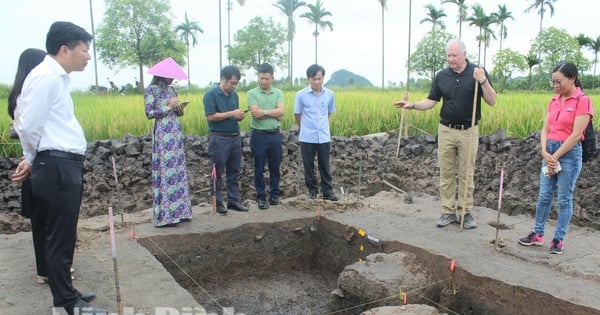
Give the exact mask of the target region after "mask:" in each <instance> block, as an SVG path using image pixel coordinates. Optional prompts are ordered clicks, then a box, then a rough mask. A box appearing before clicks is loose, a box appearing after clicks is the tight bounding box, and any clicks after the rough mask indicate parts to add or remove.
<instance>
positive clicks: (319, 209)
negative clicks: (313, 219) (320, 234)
mask: <svg viewBox="0 0 600 315" xmlns="http://www.w3.org/2000/svg"><path fill="white" fill-rule="evenodd" d="M317 220H318V221H321V205H317Z"/></svg>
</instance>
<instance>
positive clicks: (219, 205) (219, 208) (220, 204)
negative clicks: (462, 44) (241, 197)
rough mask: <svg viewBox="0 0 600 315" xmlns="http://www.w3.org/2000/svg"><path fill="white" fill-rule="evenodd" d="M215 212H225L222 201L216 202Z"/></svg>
mask: <svg viewBox="0 0 600 315" xmlns="http://www.w3.org/2000/svg"><path fill="white" fill-rule="evenodd" d="M217 213H220V214H227V209H225V206H224V205H223V204H222V203H219V204H217Z"/></svg>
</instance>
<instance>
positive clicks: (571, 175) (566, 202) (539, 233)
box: [519, 62, 594, 254]
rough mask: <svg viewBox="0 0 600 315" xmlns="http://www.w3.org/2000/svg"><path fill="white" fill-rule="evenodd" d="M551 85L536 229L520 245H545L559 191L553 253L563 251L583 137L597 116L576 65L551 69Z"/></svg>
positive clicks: (543, 134) (543, 136)
mask: <svg viewBox="0 0 600 315" xmlns="http://www.w3.org/2000/svg"><path fill="white" fill-rule="evenodd" d="M550 85H551V86H552V88H553V89H554V92H555V93H556V94H555V95H554V97H552V99H551V100H550V104H549V105H548V111H547V113H546V118H545V119H544V127H543V128H542V132H541V147H542V157H543V160H542V171H541V172H540V190H539V194H538V201H537V207H536V209H535V225H534V228H533V232H531V233H530V234H529V235H528V236H526V237H524V238H521V239H519V244H521V245H526V246H528V245H543V244H544V228H545V224H546V220H547V219H548V216H549V215H550V210H551V209H552V199H553V197H554V192H555V191H557V192H558V197H557V200H558V209H559V210H558V223H557V225H556V230H555V231H554V238H553V239H552V243H551V244H550V253H552V254H562V252H563V248H564V237H565V234H566V232H567V229H568V227H569V223H570V222H571V216H572V215H573V190H574V188H575V182H576V181H577V178H578V177H579V172H580V171H581V163H582V152H581V150H582V149H581V142H580V141H581V140H583V133H584V130H585V128H586V127H587V124H588V123H589V122H590V119H592V117H593V115H594V109H593V107H592V101H591V100H590V98H589V97H588V96H587V95H586V94H583V91H582V89H581V83H580V82H579V79H578V77H577V67H576V66H575V65H574V64H573V63H570V62H565V63H561V64H559V65H558V66H556V68H554V70H553V71H552V80H551V81H550Z"/></svg>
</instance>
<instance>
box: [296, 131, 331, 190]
mask: <svg viewBox="0 0 600 315" xmlns="http://www.w3.org/2000/svg"><path fill="white" fill-rule="evenodd" d="M330 147H331V143H330V142H327V143H308V142H300V151H301V152H302V162H303V164H304V183H305V184H306V187H307V188H308V191H309V192H310V193H315V194H316V193H317V192H318V189H317V187H318V186H317V178H316V176H315V155H316V156H317V163H318V165H319V174H321V193H323V194H324V195H327V194H331V193H333V186H332V184H331V182H332V179H331V169H330V168H329V151H330Z"/></svg>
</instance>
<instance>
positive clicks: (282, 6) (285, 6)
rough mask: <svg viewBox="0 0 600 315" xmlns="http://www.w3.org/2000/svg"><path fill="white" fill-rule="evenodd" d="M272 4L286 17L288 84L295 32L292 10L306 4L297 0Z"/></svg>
mask: <svg viewBox="0 0 600 315" xmlns="http://www.w3.org/2000/svg"><path fill="white" fill-rule="evenodd" d="M273 6H275V7H277V8H278V9H279V10H281V12H283V14H285V15H286V16H287V18H288V22H287V40H288V62H287V66H288V78H289V80H290V86H291V85H292V83H293V80H294V70H293V69H294V68H293V65H294V57H293V56H294V36H295V34H296V22H294V12H295V11H296V10H297V9H299V8H300V7H303V6H306V2H304V1H298V0H278V1H277V3H275V4H274V5H273Z"/></svg>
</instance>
